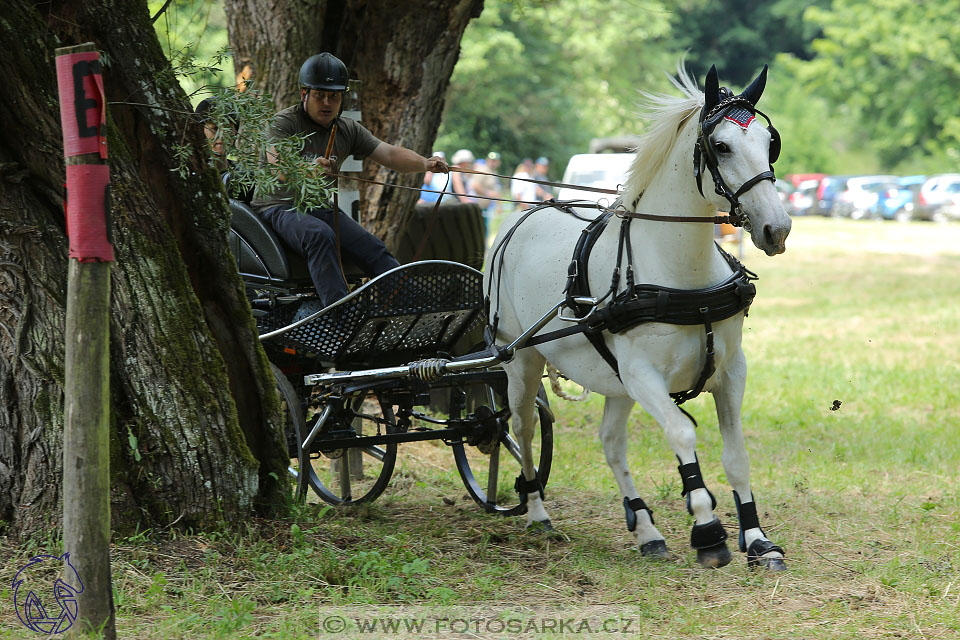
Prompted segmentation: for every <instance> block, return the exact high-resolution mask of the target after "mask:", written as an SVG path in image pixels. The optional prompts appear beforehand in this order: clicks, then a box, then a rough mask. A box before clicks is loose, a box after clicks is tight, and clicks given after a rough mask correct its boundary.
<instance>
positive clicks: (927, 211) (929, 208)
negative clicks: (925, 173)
mask: <svg viewBox="0 0 960 640" xmlns="http://www.w3.org/2000/svg"><path fill="white" fill-rule="evenodd" d="M957 195H960V173H944V174H940V175H937V176H932V177H930V178H928V179H927V181H926V182H924V183H923V185H922V186H921V187H920V192H919V193H918V194H917V201H916V203H915V204H914V207H913V212H912V214H911V216H912V217H913V218H914V219H917V220H937V221H942V220H945V219H946V218H945V216H944V214H943V213H942V212H941V211H940V208H941V207H942V206H943V205H944V204H946V203H947V201H948V200H950V199H951V198H953V197H954V196H957Z"/></svg>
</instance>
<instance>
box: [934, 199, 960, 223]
mask: <svg viewBox="0 0 960 640" xmlns="http://www.w3.org/2000/svg"><path fill="white" fill-rule="evenodd" d="M933 219H934V220H935V221H937V222H946V221H948V220H960V196H952V197H950V198H948V199H947V201H946V202H944V203H943V204H942V205H940V207H938V208H937V210H936V211H934V212H933Z"/></svg>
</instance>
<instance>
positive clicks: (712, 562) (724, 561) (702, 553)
mask: <svg viewBox="0 0 960 640" xmlns="http://www.w3.org/2000/svg"><path fill="white" fill-rule="evenodd" d="M732 559H733V555H732V554H731V553H730V549H728V548H727V543H726V542H721V543H720V544H718V545H716V546H714V547H707V548H706V549H697V562H699V563H700V566H701V567H703V568H704V569H719V568H720V567H725V566H727V565H728V564H730V561H731V560H732Z"/></svg>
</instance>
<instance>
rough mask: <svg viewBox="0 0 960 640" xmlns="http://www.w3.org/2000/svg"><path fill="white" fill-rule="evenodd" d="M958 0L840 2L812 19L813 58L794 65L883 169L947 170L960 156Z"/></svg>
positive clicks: (813, 10)
mask: <svg viewBox="0 0 960 640" xmlns="http://www.w3.org/2000/svg"><path fill="white" fill-rule="evenodd" d="M958 11H960V1H958V0H944V1H942V2H913V1H911V0H886V1H885V2H881V3H876V4H865V3H861V2H856V1H853V0H835V2H833V4H832V5H831V6H830V8H829V9H825V8H811V10H810V11H809V12H808V14H807V17H808V19H809V20H810V22H812V23H813V24H815V25H817V26H818V27H820V28H822V29H823V37H822V38H820V39H817V40H815V41H814V42H813V45H812V47H813V50H814V51H816V54H817V55H816V57H815V58H814V59H813V60H811V61H809V62H798V61H796V60H791V59H788V60H786V62H788V63H792V68H793V69H795V72H796V73H797V76H798V78H799V80H800V81H801V82H802V83H803V85H804V86H805V88H806V89H807V91H806V92H805V93H815V94H817V95H821V96H824V97H825V98H827V99H828V100H830V101H831V102H832V103H833V104H835V105H837V107H838V109H842V111H841V113H842V114H845V115H846V116H847V117H848V118H849V119H850V120H851V121H853V122H856V123H857V124H858V125H859V126H860V127H861V128H862V129H863V131H865V132H866V135H867V137H868V138H869V139H870V140H871V141H872V142H873V144H874V145H875V146H876V149H877V150H878V152H879V154H880V160H881V162H882V164H883V165H884V166H886V167H890V168H893V167H900V168H901V169H902V170H904V171H916V170H923V171H943V170H945V168H946V167H950V166H954V167H955V166H956V164H957V160H958V158H960V112H958V111H957V92H956V88H957V86H958V85H960V54H958V51H957V47H956V43H957V42H960V23H958V22H957V19H956V16H957V14H958Z"/></svg>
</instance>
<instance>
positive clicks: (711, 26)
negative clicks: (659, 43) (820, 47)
mask: <svg viewBox="0 0 960 640" xmlns="http://www.w3.org/2000/svg"><path fill="white" fill-rule="evenodd" d="M829 4H830V0H772V1H768V2H743V0H685V1H681V2H679V3H678V5H679V6H678V7H677V9H676V12H675V13H674V15H673V19H672V21H671V26H672V30H673V38H674V39H675V42H676V48H677V49H679V50H685V49H686V50H689V52H690V53H689V54H688V56H687V61H688V64H689V67H690V69H691V71H693V72H695V73H696V74H697V75H698V76H700V77H703V75H704V74H706V72H707V70H708V69H709V68H710V65H714V64H715V65H716V66H717V71H719V72H720V77H721V79H723V81H724V82H726V83H728V84H730V85H731V86H734V85H736V86H743V85H746V84H747V83H748V82H750V81H751V80H752V79H753V78H754V76H756V74H757V72H758V71H759V70H760V68H761V67H762V66H763V64H764V63H770V62H771V61H772V59H773V57H774V56H775V55H776V54H777V53H788V54H791V55H793V56H795V57H797V58H800V59H804V60H808V59H810V58H811V57H813V50H812V48H811V46H810V43H811V41H812V40H813V38H814V37H816V36H817V35H819V25H816V24H814V23H811V22H805V21H804V20H803V13H804V10H806V8H807V7H810V6H820V7H825V6H829Z"/></svg>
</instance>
